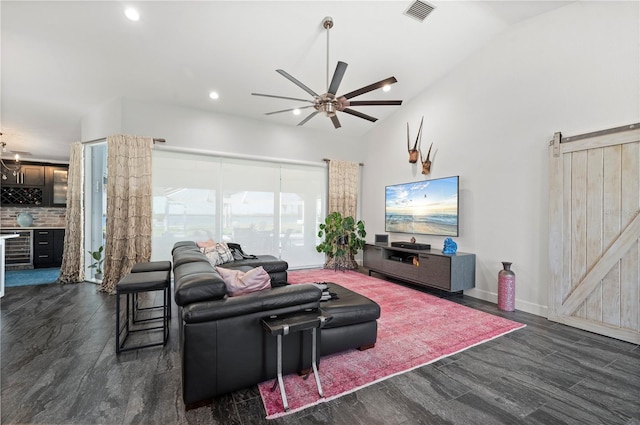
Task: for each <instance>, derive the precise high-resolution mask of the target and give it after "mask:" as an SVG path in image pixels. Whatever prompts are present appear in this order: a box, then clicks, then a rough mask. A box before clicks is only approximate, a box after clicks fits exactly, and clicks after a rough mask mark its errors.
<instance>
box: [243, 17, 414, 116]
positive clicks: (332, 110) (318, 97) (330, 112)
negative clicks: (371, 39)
mask: <svg viewBox="0 0 640 425" xmlns="http://www.w3.org/2000/svg"><path fill="white" fill-rule="evenodd" d="M322 26H323V27H324V28H325V29H326V30H327V92H326V93H324V94H318V93H316V92H315V91H313V90H311V89H310V88H309V87H307V86H306V85H305V84H303V83H302V82H301V81H299V80H297V79H296V78H295V77H293V76H292V75H290V74H289V73H287V72H286V71H285V70H283V69H277V70H276V72H277V73H278V74H280V75H282V76H283V77H285V78H286V79H287V80H289V81H291V82H292V83H293V84H295V85H296V86H298V87H300V88H301V89H302V90H304V91H305V92H307V93H308V94H309V95H311V96H312V97H313V100H309V99H299V98H293V97H287V96H278V95H272V94H263V93H251V94H252V95H253V96H263V97H271V98H275V99H285V100H294V101H297V102H305V103H311V105H307V106H298V107H295V108H290V109H283V110H280V111H273V112H267V113H266V114H265V115H273V114H280V113H283V112H291V111H295V110H301V109H307V108H314V109H315V111H313V112H311V113H310V114H309V115H307V116H306V117H305V118H304V119H303V120H302V121H300V122H299V123H298V126H301V125H304V124H305V123H307V122H308V121H309V120H310V119H311V118H313V117H315V116H316V115H317V114H318V113H319V112H323V113H324V114H325V115H326V116H327V117H329V118H330V119H331V122H332V123H333V126H334V127H335V128H340V127H341V124H340V120H339V119H338V116H337V112H344V113H347V114H349V115H352V116H355V117H358V118H362V119H365V120H367V121H371V122H376V121H377V120H378V119H377V118H375V117H372V116H371V115H367V114H364V113H362V112H358V111H356V110H354V109H351V108H350V107H351V106H399V105H402V101H401V100H361V101H357V100H356V101H352V100H350V99H351V98H354V97H357V96H360V95H363V94H365V93H369V92H370V91H373V90H376V89H379V88H382V87H385V86H389V85H391V84H393V83H396V82H397V81H398V80H396V78H395V77H389V78H386V79H384V80H381V81H378V82H376V83H373V84H369V85H368V86H365V87H362V88H359V89H357V90H354V91H352V92H349V93H347V94H343V95H342V96H336V93H337V92H338V88H339V87H340V83H341V82H342V78H343V77H344V74H345V72H346V70H347V66H348V65H347V64H346V63H345V62H342V61H338V64H337V65H336V69H335V71H334V72H333V77H332V78H331V82H329V30H330V29H331V28H333V19H332V18H331V17H330V16H327V17H326V18H324V19H323V21H322Z"/></svg>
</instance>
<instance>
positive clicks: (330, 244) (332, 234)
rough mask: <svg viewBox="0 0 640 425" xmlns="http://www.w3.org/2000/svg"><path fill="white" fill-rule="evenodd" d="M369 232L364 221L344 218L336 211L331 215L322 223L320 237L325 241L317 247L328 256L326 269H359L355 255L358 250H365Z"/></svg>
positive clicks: (348, 217) (349, 217)
mask: <svg viewBox="0 0 640 425" xmlns="http://www.w3.org/2000/svg"><path fill="white" fill-rule="evenodd" d="M365 236H367V232H366V231H365V228H364V222H363V221H362V220H358V221H357V222H356V220H355V219H354V218H353V217H351V216H347V217H342V214H340V213H339V212H337V211H335V212H332V213H331V214H329V215H328V216H327V217H326V218H325V220H324V223H320V226H319V231H318V237H319V238H324V240H323V241H322V242H321V243H320V244H319V245H317V246H316V250H317V251H318V252H322V253H324V254H325V255H326V256H327V261H326V262H325V264H324V267H325V268H333V269H334V270H338V269H348V270H353V269H357V268H358V264H357V263H356V261H355V258H354V257H355V255H356V254H357V253H358V250H360V249H362V248H364V245H365V243H366V241H365V239H364V238H365Z"/></svg>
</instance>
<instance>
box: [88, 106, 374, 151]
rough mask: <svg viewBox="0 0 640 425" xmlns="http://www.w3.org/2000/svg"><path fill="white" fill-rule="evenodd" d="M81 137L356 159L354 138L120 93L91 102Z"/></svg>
mask: <svg viewBox="0 0 640 425" xmlns="http://www.w3.org/2000/svg"><path fill="white" fill-rule="evenodd" d="M82 123H83V125H82V138H83V140H90V139H95V138H100V137H106V136H109V135H112V134H119V133H124V134H132V135H139V136H150V137H156V138H163V139H166V141H167V143H166V145H165V146H166V147H167V148H172V147H174V148H175V147H179V148H186V149H191V150H202V151H208V152H216V153H226V154H234V155H246V156H250V157H255V158H265V157H270V158H279V159H287V160H292V161H308V162H316V163H319V162H322V159H323V158H331V159H344V160H349V161H356V162H359V161H361V160H362V156H363V153H362V152H359V151H358V143H357V140H353V139H351V138H348V137H345V136H341V135H340V133H339V132H336V133H326V132H318V131H315V130H311V129H307V128H304V127H292V126H282V125H273V124H269V123H268V122H267V121H259V120H251V119H247V118H241V117H237V116H232V115H222V114H215V113H212V112H208V111H204V110H199V109H192V108H185V107H180V106H174V105H166V104H156V103H149V102H142V101H138V100H133V99H126V98H121V99H119V100H117V101H112V102H109V103H108V104H105V105H102V106H101V107H98V108H95V109H94V110H93V111H92V112H91V113H90V114H89V115H87V117H85V118H84V119H83V121H82Z"/></svg>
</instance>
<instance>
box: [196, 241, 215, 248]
mask: <svg viewBox="0 0 640 425" xmlns="http://www.w3.org/2000/svg"><path fill="white" fill-rule="evenodd" d="M215 244H216V243H215V242H214V241H213V239H209V240H208V241H204V242H196V245H198V248H209V247H212V246H214V245H215Z"/></svg>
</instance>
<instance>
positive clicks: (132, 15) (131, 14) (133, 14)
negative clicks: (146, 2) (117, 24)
mask: <svg viewBox="0 0 640 425" xmlns="http://www.w3.org/2000/svg"><path fill="white" fill-rule="evenodd" d="M124 14H125V16H126V17H127V18H129V19H130V20H132V21H139V20H140V14H139V13H138V11H137V10H135V9H134V8H133V7H127V8H126V9H125V11H124Z"/></svg>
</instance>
